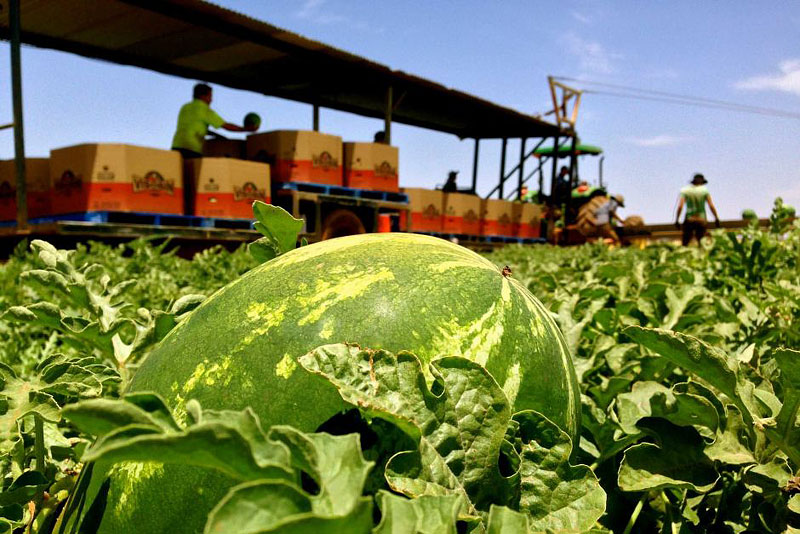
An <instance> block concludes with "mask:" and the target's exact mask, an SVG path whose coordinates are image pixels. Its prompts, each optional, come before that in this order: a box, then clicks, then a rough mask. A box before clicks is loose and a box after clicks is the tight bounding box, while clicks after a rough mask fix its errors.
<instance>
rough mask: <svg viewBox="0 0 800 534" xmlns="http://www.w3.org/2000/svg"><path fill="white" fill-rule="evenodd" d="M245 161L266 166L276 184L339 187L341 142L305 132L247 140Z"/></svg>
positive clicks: (286, 132) (263, 135)
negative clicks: (248, 160) (266, 164)
mask: <svg viewBox="0 0 800 534" xmlns="http://www.w3.org/2000/svg"><path fill="white" fill-rule="evenodd" d="M247 159H251V160H254V161H261V162H264V163H269V165H270V169H271V170H272V179H273V180H275V181H278V182H308V183H314V184H326V185H342V138H341V137H338V136H336V135H328V134H323V133H319V132H313V131H307V130H277V131H274V132H265V133H259V134H253V135H249V136H247Z"/></svg>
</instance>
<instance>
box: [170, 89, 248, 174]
mask: <svg viewBox="0 0 800 534" xmlns="http://www.w3.org/2000/svg"><path fill="white" fill-rule="evenodd" d="M193 96H194V99H193V100H192V101H191V102H189V103H188V104H184V105H183V107H181V111H180V112H179V113H178V127H177V128H176V129H175V135H174V136H173V137H172V150H177V151H178V152H180V153H181V155H182V156H183V157H184V159H191V158H200V157H202V156H203V142H204V140H205V138H206V134H207V133H208V128H209V127H211V128H224V129H225V130H228V131H229V132H254V131H256V129H257V128H258V127H257V126H255V125H253V126H238V125H236V124H231V123H229V122H225V120H224V119H223V118H222V117H220V116H219V115H218V114H217V112H216V111H214V110H213V109H211V107H210V106H211V96H212V89H211V87H210V86H208V85H206V84H204V83H198V84H197V85H195V86H194V91H193Z"/></svg>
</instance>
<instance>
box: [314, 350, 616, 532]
mask: <svg viewBox="0 0 800 534" xmlns="http://www.w3.org/2000/svg"><path fill="white" fill-rule="evenodd" d="M299 362H300V364H301V365H302V366H303V367H304V368H305V369H306V370H308V371H310V372H312V373H315V374H319V375H321V376H323V377H324V378H326V379H327V380H329V381H330V382H331V383H332V384H333V385H334V386H336V387H337V389H338V390H339V393H340V395H341V396H342V398H343V399H344V400H345V401H347V402H349V403H350V404H353V405H354V406H356V407H357V408H358V409H359V410H360V411H361V412H362V413H363V414H364V415H365V416H366V417H367V418H373V417H374V418H381V419H385V420H387V421H390V422H391V423H393V424H394V425H396V426H397V427H399V428H401V429H402V430H404V431H405V432H406V433H407V434H408V435H409V436H411V437H412V438H413V439H415V440H416V442H417V444H418V448H417V449H416V450H411V451H405V452H399V453H397V454H395V455H394V456H393V457H392V458H391V460H390V461H389V462H388V464H387V466H386V480H387V482H388V483H389V486H390V487H391V489H393V490H394V491H397V492H399V493H402V494H404V495H406V496H408V497H411V498H421V497H423V496H434V497H442V496H455V497H457V499H458V500H459V501H460V502H463V503H464V509H463V510H462V511H463V512H466V513H467V514H470V515H475V514H479V513H484V514H485V513H487V512H489V510H490V509H491V507H492V506H493V505H499V506H509V507H510V508H512V509H518V510H519V511H520V512H523V513H524V514H525V515H526V517H527V518H528V520H529V522H530V524H531V527H532V528H534V529H535V530H545V529H548V528H556V529H572V530H582V529H588V528H590V527H591V526H592V525H593V524H594V523H595V522H596V521H597V519H598V518H599V517H600V516H601V515H602V514H603V512H604V511H605V493H604V492H603V490H602V488H601V487H600V485H599V482H598V481H597V478H596V477H595V476H594V474H593V473H592V472H591V470H590V469H589V468H588V467H586V466H571V465H570V464H569V457H570V454H571V451H572V443H571V441H570V439H569V437H568V436H567V434H566V433H565V432H563V431H562V430H561V429H559V428H558V427H557V426H556V425H555V424H553V423H552V422H550V421H549V420H547V419H546V418H545V417H544V416H542V415H540V414H538V413H536V412H520V413H519V414H516V415H515V416H514V418H513V419H512V417H511V410H510V404H509V402H508V399H507V398H506V397H505V395H504V393H503V391H502V389H501V388H500V387H499V386H498V384H497V382H495V381H494V379H493V378H492V377H491V375H490V374H489V373H488V372H487V371H486V370H485V369H484V368H483V367H481V366H480V365H479V364H477V363H474V362H472V361H470V360H467V359H465V358H458V357H447V358H441V359H438V360H434V361H433V362H432V363H431V367H430V370H431V374H432V375H433V377H434V382H433V384H432V386H430V387H429V386H428V384H427V383H426V380H425V376H424V374H423V372H422V366H421V364H420V361H419V359H418V358H417V357H416V356H414V355H413V354H411V353H408V352H400V353H398V354H397V355H394V354H392V353H390V352H387V351H383V350H378V351H373V350H369V349H363V350H362V349H361V348H359V347H357V346H354V345H346V344H338V345H326V346H323V347H319V348H317V349H315V350H314V351H311V352H310V353H308V354H306V355H304V356H302V357H301V358H300V359H299ZM512 441H513V443H512ZM501 463H504V464H506V465H507V466H510V468H506V470H505V472H501V469H500V467H499V466H500V464H501ZM410 506H414V505H410Z"/></svg>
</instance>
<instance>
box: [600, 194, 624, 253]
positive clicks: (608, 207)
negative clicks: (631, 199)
mask: <svg viewBox="0 0 800 534" xmlns="http://www.w3.org/2000/svg"><path fill="white" fill-rule="evenodd" d="M624 207H625V197H623V196H622V195H615V196H613V197H611V198H610V199H608V202H605V203H604V204H601V205H600V206H599V207H598V208H597V209H596V210H594V225H595V227H597V234H598V235H599V236H600V237H602V238H604V239H611V240H612V241H613V242H614V244H615V245H619V244H620V239H619V236H618V235H617V232H615V231H614V227H613V226H611V223H612V221H614V219H616V220H617V221H619V222H620V224H623V223H624V221H623V220H622V219H621V218H620V217H619V215H617V208H624Z"/></svg>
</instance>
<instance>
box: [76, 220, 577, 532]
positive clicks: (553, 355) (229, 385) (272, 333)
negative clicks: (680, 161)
mask: <svg viewBox="0 0 800 534" xmlns="http://www.w3.org/2000/svg"><path fill="white" fill-rule="evenodd" d="M338 342H349V343H358V344H360V345H361V346H364V347H370V348H373V349H378V348H383V349H387V350H389V351H393V352H397V351H400V350H408V351H410V352H413V353H414V354H416V355H417V356H418V357H419V358H420V360H421V361H422V362H423V363H427V362H429V361H431V360H432V359H434V358H436V357H439V356H449V355H459V356H464V357H467V358H469V359H471V360H473V361H477V362H478V363H480V364H482V365H484V366H485V367H486V368H487V370H488V371H489V372H490V373H491V374H492V375H493V377H494V378H495V379H496V380H497V382H498V383H499V384H500V386H501V387H502V388H503V390H504V391H505V393H506V395H507V396H508V398H509V399H510V400H511V401H512V402H513V404H514V409H515V411H517V410H523V409H534V410H536V411H539V412H541V413H543V414H544V415H546V416H547V417H548V418H550V419H551V420H552V421H554V422H555V423H556V424H558V425H559V426H561V427H562V428H563V429H564V430H566V431H567V433H568V434H569V435H570V436H571V437H572V438H573V441H575V440H577V437H578V432H579V424H580V394H579V389H578V385H577V379H576V377H575V371H574V369H573V366H572V362H571V359H570V355H569V351H568V349H567V345H566V343H565V341H564V338H563V336H562V334H561V332H560V331H559V330H558V328H557V326H556V324H555V322H554V321H553V319H552V317H551V315H550V313H549V311H548V310H547V309H545V308H544V306H543V305H542V304H541V303H540V302H539V301H538V300H537V299H536V298H535V297H534V296H533V295H531V294H530V292H529V291H528V290H527V289H526V288H525V287H524V286H523V285H522V284H520V283H519V282H518V281H517V280H515V279H514V278H513V276H511V277H508V276H505V275H503V274H502V272H501V271H500V270H499V269H498V268H497V267H496V266H495V265H493V264H492V263H491V262H490V261H488V260H487V259H485V258H483V257H481V256H479V255H477V254H475V253H474V252H472V251H470V250H468V249H466V248H463V247H461V246H458V245H455V244H453V243H450V242H448V241H445V240H442V239H438V238H433V237H428V236H422V235H415V234H367V235H360V236H349V237H343V238H339V239H334V240H330V241H325V242H322V243H318V244H315V245H311V246H307V247H302V248H299V249H296V250H294V251H291V252H288V253H286V254H284V255H282V256H280V257H278V258H276V259H274V260H272V261H270V262H267V263H265V264H262V265H260V266H259V267H257V268H255V269H253V270H252V271H250V272H248V273H247V274H245V275H244V276H242V277H241V278H239V279H238V280H236V281H234V282H232V283H231V284H229V285H228V286H226V287H225V288H223V289H221V290H220V291H218V292H217V293H216V294H214V295H212V296H211V297H209V298H208V299H207V300H206V301H205V302H204V303H203V304H202V305H200V306H199V307H198V308H197V309H196V310H195V311H194V312H192V315H191V316H190V317H189V318H188V319H187V320H186V321H184V322H182V323H181V324H180V325H178V326H177V327H176V328H175V329H174V330H173V331H172V332H171V333H170V334H169V335H168V336H167V337H166V338H165V339H164V340H163V341H162V343H161V344H160V345H159V346H158V347H157V348H156V349H155V350H154V351H153V353H152V354H151V355H150V357H149V358H148V359H147V360H146V361H145V362H144V363H143V364H142V366H141V368H140V369H139V371H138V372H137V374H136V375H135V377H134V379H133V381H132V383H131V387H130V390H131V391H154V392H156V393H158V394H160V395H162V396H163V397H164V398H165V399H167V402H168V403H169V404H170V405H171V406H172V408H173V410H174V411H175V412H176V416H177V417H178V418H181V417H185V411H184V410H185V405H186V402H187V401H188V400H189V399H192V398H195V399H197V400H199V401H200V403H201V404H202V405H203V406H205V407H208V408H215V409H232V410H240V409H243V408H245V407H247V406H251V407H252V408H253V409H254V410H255V412H256V413H257V415H258V416H259V417H260V419H261V423H262V425H263V427H264V428H267V427H269V426H271V425H274V424H291V425H293V426H295V427H297V428H298V429H300V430H303V431H314V430H315V429H317V428H318V427H319V425H320V424H322V423H323V422H325V421H326V420H327V419H329V418H330V417H332V416H333V415H335V414H336V413H338V412H339V411H341V410H343V409H345V407H346V406H345V405H344V403H343V401H342V400H341V398H340V397H339V395H338V394H337V392H336V391H335V390H334V389H333V387H332V386H330V385H329V384H327V383H326V382H325V381H324V380H323V379H321V378H320V377H317V376H314V375H311V374H309V373H307V372H305V371H303V370H302V369H301V368H299V366H298V364H297V361H296V358H298V357H299V356H301V355H303V354H305V353H306V352H309V351H310V350H312V349H313V348H315V347H317V346H319V345H324V344H330V343H338ZM425 367H427V365H425ZM95 472H96V473H102V474H103V475H102V476H100V475H97V476H93V479H92V484H91V487H90V497H91V493H92V491H96V490H97V488H98V487H99V486H100V484H102V481H103V480H104V476H105V474H107V473H110V474H111V478H112V483H111V489H110V493H109V496H108V502H109V506H108V509H107V510H106V512H105V515H104V517H103V521H102V524H101V528H100V531H99V532H100V533H101V534H102V533H105V534H108V533H114V532H137V533H139V534H151V533H152V534H156V533H161V532H173V531H174V532H194V531H195V530H196V531H202V526H203V524H204V522H205V518H206V515H207V513H208V511H209V510H210V509H211V508H212V507H213V505H214V504H215V503H216V502H218V501H219V500H220V499H221V498H222V497H223V496H224V494H225V492H226V490H227V489H228V488H229V487H230V486H231V485H233V481H230V480H228V479H226V478H225V477H224V476H222V475H220V474H217V473H209V472H204V471H200V470H197V469H192V468H187V467H181V466H172V465H158V464H152V463H150V464H122V465H117V466H105V465H97V466H95ZM89 502H91V501H89ZM112 503H113V504H112Z"/></svg>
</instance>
